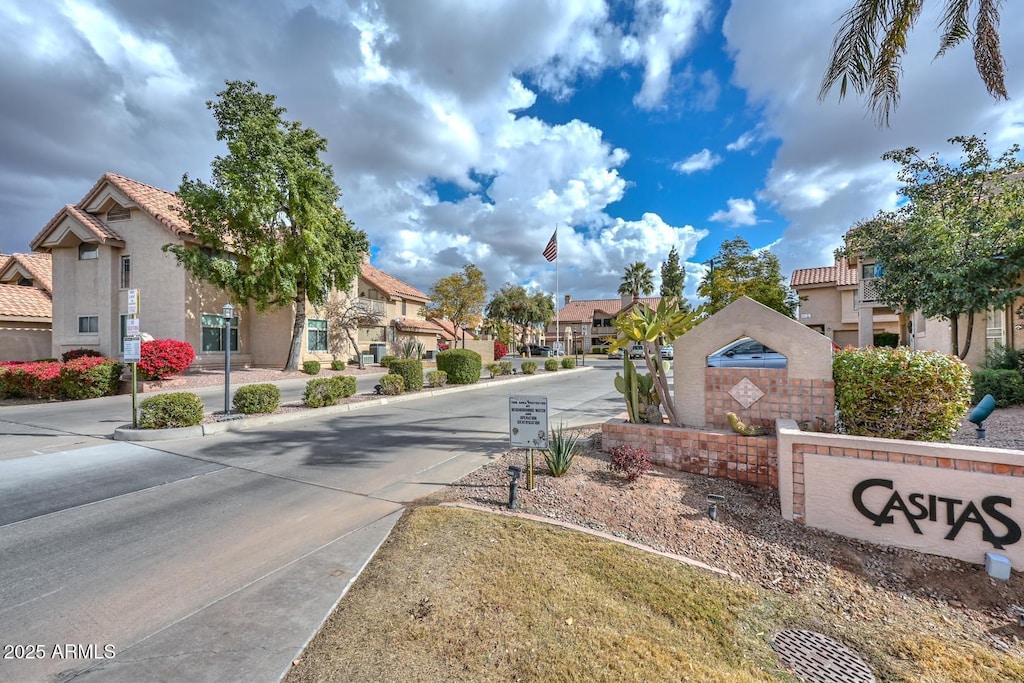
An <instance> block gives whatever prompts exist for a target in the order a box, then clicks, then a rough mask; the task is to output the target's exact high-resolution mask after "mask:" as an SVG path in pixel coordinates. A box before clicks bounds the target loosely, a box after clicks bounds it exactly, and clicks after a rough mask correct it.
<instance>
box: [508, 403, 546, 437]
mask: <svg viewBox="0 0 1024 683" xmlns="http://www.w3.org/2000/svg"><path fill="white" fill-rule="evenodd" d="M508 423H509V445H510V446H511V447H512V448H547V447H548V397H547V396H509V397H508Z"/></svg>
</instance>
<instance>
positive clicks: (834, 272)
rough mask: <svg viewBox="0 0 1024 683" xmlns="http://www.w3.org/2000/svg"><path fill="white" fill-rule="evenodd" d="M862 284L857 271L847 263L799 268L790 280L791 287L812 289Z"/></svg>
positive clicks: (839, 262) (840, 262)
mask: <svg viewBox="0 0 1024 683" xmlns="http://www.w3.org/2000/svg"><path fill="white" fill-rule="evenodd" d="M859 283H860V280H859V278H858V277H857V269H856V268H850V267H849V266H848V265H846V261H837V262H836V264H835V265H834V266H820V267H818V268H798V269H797V270H794V271H793V274H792V275H791V276H790V278H789V286H790V287H812V286H814V285H829V284H832V285H835V286H836V287H849V286H856V285H857V284H859Z"/></svg>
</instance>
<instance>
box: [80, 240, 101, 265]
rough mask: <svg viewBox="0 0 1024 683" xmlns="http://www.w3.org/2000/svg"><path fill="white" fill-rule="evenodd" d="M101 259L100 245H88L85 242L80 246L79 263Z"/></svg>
mask: <svg viewBox="0 0 1024 683" xmlns="http://www.w3.org/2000/svg"><path fill="white" fill-rule="evenodd" d="M99 257H100V247H99V245H98V244H86V243H85V242H83V243H82V244H79V245H78V260H79V261H93V260H95V259H98V258H99Z"/></svg>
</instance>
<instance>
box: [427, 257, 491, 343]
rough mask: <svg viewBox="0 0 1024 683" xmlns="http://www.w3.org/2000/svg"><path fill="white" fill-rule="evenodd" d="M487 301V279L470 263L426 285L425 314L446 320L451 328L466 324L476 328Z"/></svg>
mask: <svg viewBox="0 0 1024 683" xmlns="http://www.w3.org/2000/svg"><path fill="white" fill-rule="evenodd" d="M486 301H487V280H486V279H485V278H484V273H483V271H482V270H480V269H479V268H477V267H476V266H475V265H473V264H472V263H468V264H466V265H465V266H463V267H462V272H461V273H452V274H451V275H449V276H448V277H443V278H441V279H440V280H438V281H437V282H435V283H434V285H433V286H432V287H431V288H430V305H429V306H427V308H426V311H425V312H426V314H427V315H428V316H429V317H435V318H443V319H447V320H450V321H451V322H452V325H454V326H455V329H459V328H460V327H462V324H463V323H466V325H468V326H469V327H472V328H476V327H477V326H478V325H480V322H481V320H482V318H483V311H484V303H485V302H486Z"/></svg>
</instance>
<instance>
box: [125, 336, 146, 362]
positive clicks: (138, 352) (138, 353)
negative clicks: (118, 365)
mask: <svg viewBox="0 0 1024 683" xmlns="http://www.w3.org/2000/svg"><path fill="white" fill-rule="evenodd" d="M140 360H142V340H141V339H125V340H124V362H125V363H138V362H139V361H140Z"/></svg>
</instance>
